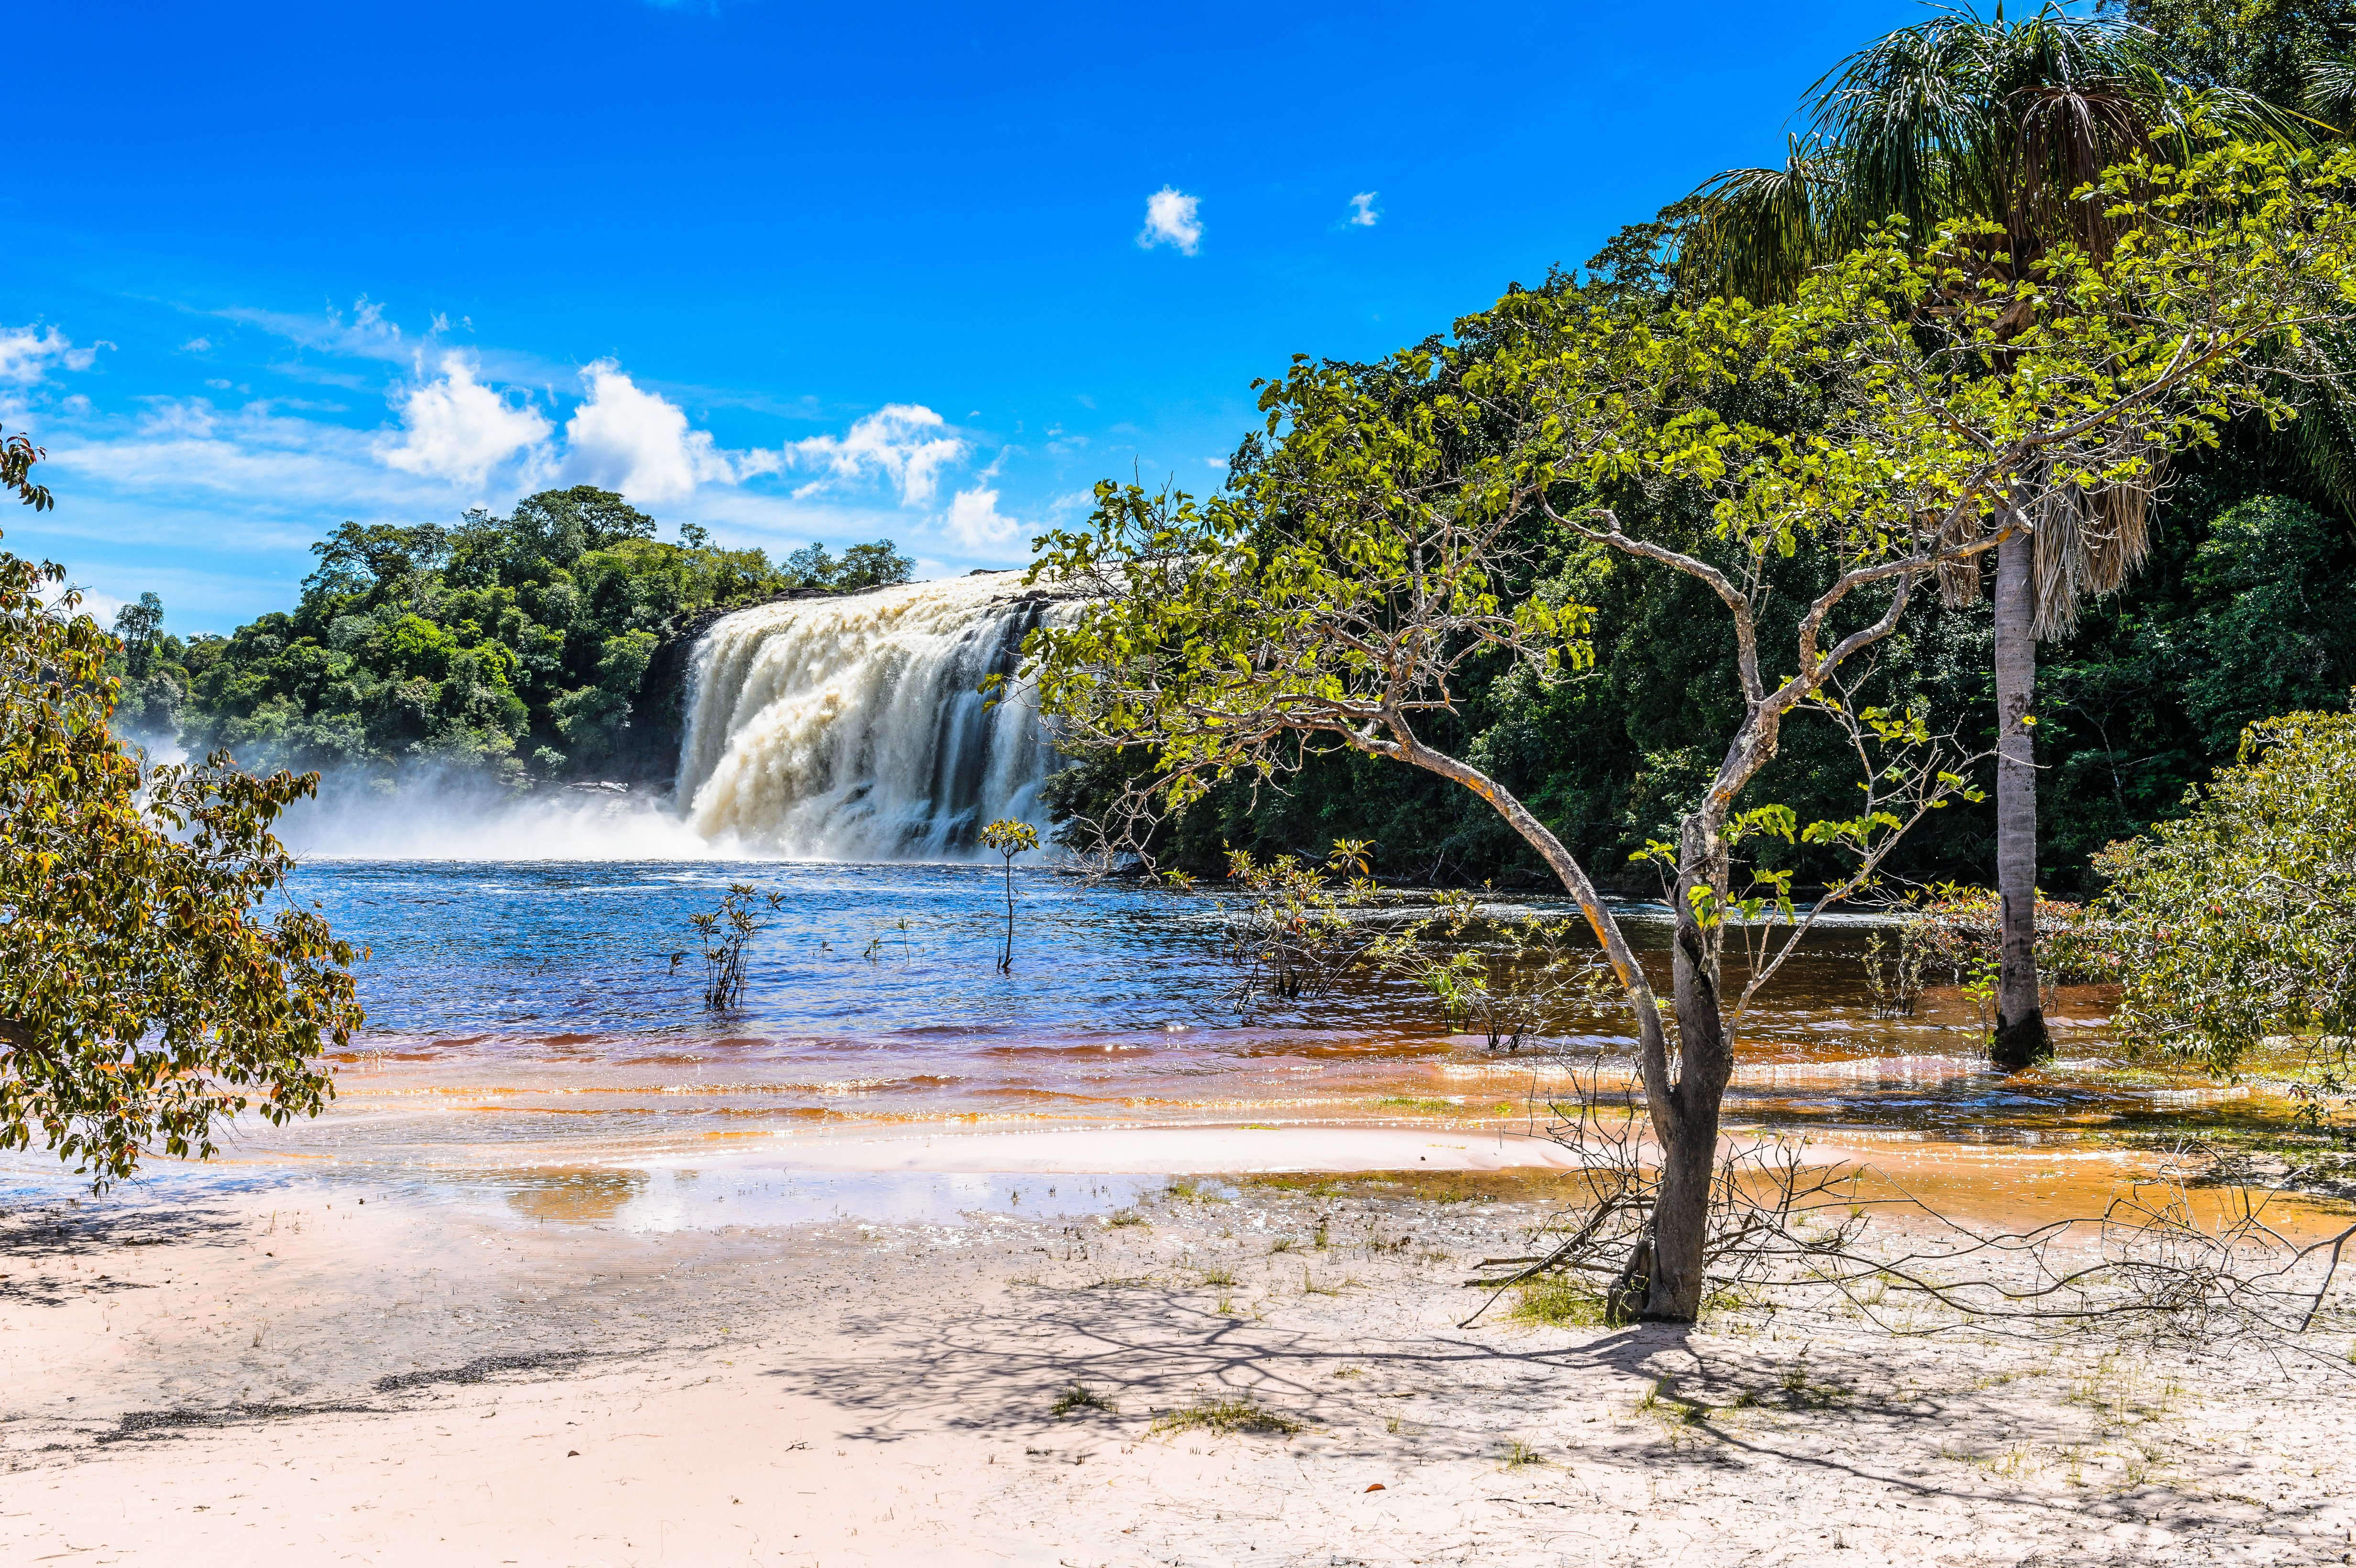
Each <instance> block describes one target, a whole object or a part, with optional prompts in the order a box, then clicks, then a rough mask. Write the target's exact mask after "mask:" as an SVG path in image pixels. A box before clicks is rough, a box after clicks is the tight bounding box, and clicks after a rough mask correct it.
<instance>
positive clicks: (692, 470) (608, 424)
mask: <svg viewBox="0 0 2356 1568" xmlns="http://www.w3.org/2000/svg"><path fill="white" fill-rule="evenodd" d="M582 374H583V375H584V376H585V377H586V378H587V379H588V381H589V396H588V399H587V400H586V401H584V402H583V403H582V405H581V406H580V407H579V408H577V409H575V410H573V417H572V418H571V419H569V420H567V421H564V444H565V453H564V462H563V465H562V478H563V479H564V480H565V481H566V482H567V483H570V484H574V485H581V484H587V485H604V486H605V488H607V489H609V490H619V491H620V492H621V493H622V494H623V495H625V496H628V497H629V498H630V499H632V500H633V501H641V502H646V503H648V504H656V503H660V502H664V501H677V500H683V499H684V498H686V497H687V496H691V495H693V494H694V493H695V487H696V486H697V485H700V484H702V483H704V482H706V481H709V480H718V481H721V482H723V483H732V482H734V480H735V479H736V478H738V477H739V474H738V470H737V468H736V467H735V466H734V465H733V464H731V463H730V462H729V459H728V454H727V453H723V452H722V451H721V450H720V449H719V448H718V446H717V445H715V444H714V443H713V442H712V432H710V431H704V430H691V429H690V428H688V422H687V411H686V410H684V409H682V408H680V406H679V405H678V404H677V403H674V402H672V401H671V400H669V399H668V398H666V397H664V396H662V395H661V394H660V393H659V392H649V391H647V390H645V389H642V388H641V387H639V386H638V384H637V382H635V381H633V380H631V379H630V378H629V377H627V376H626V375H624V374H623V373H622V368H621V367H620V366H619V365H616V363H615V362H614V361H613V360H611V359H600V360H598V361H597V362H596V363H595V364H594V365H592V366H590V367H589V368H588V369H586V370H584V371H583V372H582ZM747 457H748V461H747V463H746V464H745V469H746V471H747V472H760V471H762V470H763V469H764V468H766V466H768V465H769V464H767V463H765V462H764V461H763V459H764V458H765V457H766V454H763V453H749V454H747ZM771 461H774V460H771Z"/></svg>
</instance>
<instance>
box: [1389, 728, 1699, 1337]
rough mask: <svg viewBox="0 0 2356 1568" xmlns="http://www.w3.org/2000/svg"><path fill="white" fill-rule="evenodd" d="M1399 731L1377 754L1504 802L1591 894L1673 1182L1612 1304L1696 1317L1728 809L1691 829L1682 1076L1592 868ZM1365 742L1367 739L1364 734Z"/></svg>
mask: <svg viewBox="0 0 2356 1568" xmlns="http://www.w3.org/2000/svg"><path fill="white" fill-rule="evenodd" d="M1399 728H1400V730H1401V731H1402V739H1401V741H1400V743H1399V744H1398V746H1396V747H1394V748H1389V749H1387V750H1383V749H1377V748H1376V747H1373V746H1366V749H1367V750H1370V751H1375V752H1376V754H1377V755H1387V756H1395V757H1397V758H1398V759H1399V760H1400V761H1402V762H1407V763H1413V764H1414V765H1416V766H1417V767H1420V768H1426V769H1429V770H1430V771H1431V772H1432V773H1438V774H1440V776H1441V777H1443V778H1451V779H1454V780H1455V781H1456V782H1457V783H1459V784H1462V785H1464V786H1465V787H1466V788H1467V789H1469V790H1471V791H1472V792H1473V793H1474V794H1475V795H1479V796H1480V797H1481V798H1482V799H1483V800H1485V801H1487V802H1488V803H1489V804H1490V805H1493V806H1494V807H1495V808H1496V810H1497V812H1498V814H1499V815H1500V816H1504V817H1505V820H1506V822H1508V823H1509V824H1511V825H1512V827H1514V829H1515V832H1517V833H1519V834H1520V835H1521V836H1522V837H1523V838H1524V840H1526V842H1527V843H1528V844H1529V845H1530V847H1531V848H1535V849H1536V850H1537V852H1538V853H1539V854H1540V855H1543V856H1544V857H1546V861H1547V865H1548V866H1550V867H1552V868H1553V869H1554V872H1555V875H1557V876H1558V877H1559V878H1561V879H1562V885H1563V887H1564V888H1565V889H1567V890H1568V891H1569V893H1570V895H1571V896H1572V897H1573V898H1575V899H1577V900H1578V901H1579V905H1580V910H1581V912H1584V913H1585V914H1586V916H1587V920H1588V924H1589V927H1590V929H1591V930H1592V931H1593V932H1594V933H1595V935H1596V940H1597V941H1599V942H1601V944H1602V945H1603V953H1604V956H1605V958H1606V959H1607V960H1608V961H1609V962H1610V963H1611V965H1612V970H1613V971H1614V973H1616V974H1617V975H1618V976H1619V977H1620V983H1621V985H1622V987H1625V988H1626V990H1627V993H1628V997H1629V1000H1630V1001H1631V1002H1632V1003H1633V1004H1634V1006H1635V1009H1636V1032H1637V1040H1638V1045H1639V1049H1640V1050H1641V1051H1642V1052H1643V1055H1644V1103H1645V1109H1646V1114H1647V1115H1648V1117H1649V1119H1650V1120H1651V1122H1652V1124H1653V1136H1654V1137H1655V1139H1657V1140H1658V1142H1659V1144H1660V1147H1661V1186H1660V1192H1659V1195H1658V1197H1657V1199H1656V1200H1655V1203H1654V1205H1653V1227H1652V1235H1651V1237H1650V1238H1649V1239H1648V1240H1647V1241H1646V1242H1645V1243H1642V1244H1640V1246H1639V1247H1638V1249H1637V1250H1636V1253H1635V1254H1634V1255H1633V1257H1632V1258H1631V1259H1630V1260H1629V1264H1628V1271H1627V1273H1626V1274H1625V1275H1622V1278H1620V1279H1619V1280H1617V1281H1615V1282H1614V1284H1613V1285H1612V1302H1613V1306H1612V1313H1613V1316H1614V1317H1615V1319H1617V1318H1622V1317H1626V1316H1642V1317H1648V1318H1652V1319H1655V1320H1657V1321H1661V1322H1667V1323H1690V1322H1692V1321H1693V1320H1694V1319H1695V1318H1696V1317H1699V1316H1700V1314H1701V1299H1702V1292H1703V1287H1704V1281H1703V1278H1702V1253H1703V1251H1704V1250H1705V1248H1706V1247H1707V1246H1708V1240H1709V1189H1710V1179H1711V1178H1712V1177H1713V1176H1714V1175H1715V1173H1716V1168H1717V1163H1718V1117H1719V1101H1720V1100H1721V1099H1723V1098H1724V1096H1725V1093H1726V1084H1727V1080H1728V1079H1730V1078H1731V1077H1732V1076H1733V1074H1734V1053H1733V1045H1732V1041H1731V1040H1729V1039H1728V1038H1727V1033H1726V1024H1725V1019H1724V1016H1723V1014H1722V1012H1721V1011H1720V1008H1719V995H1718V959H1717V951H1718V950H1717V944H1716V943H1714V942H1713V941H1712V940H1711V938H1710V933H1708V932H1707V931H1705V930H1704V929H1703V928H1702V924H1701V921H1700V918H1699V916H1698V915H1697V913H1696V912H1695V910H1694V907H1693V903H1692V901H1691V900H1690V898H1689V897H1688V896H1687V894H1688V892H1689V891H1690V889H1691V888H1692V887H1694V886H1696V885H1707V886H1708V887H1709V888H1710V889H1711V890H1712V891H1713V892H1714V893H1715V894H1717V895H1718V896H1719V900H1720V901H1721V905H1722V902H1723V899H1724V895H1725V891H1726V869H1727V858H1726V841H1725V837H1724V835H1723V829H1724V827H1725V819H1724V815H1723V809H1722V805H1721V808H1720V809H1719V810H1718V811H1716V812H1714V813H1713V812H1707V811H1706V812H1702V813H1697V814H1696V815H1695V816H1690V817H1688V818H1687V819H1686V822H1685V825H1684V827H1683V830H1682V835H1681V837H1682V845H1681V849H1680V853H1679V857H1678V860H1679V865H1678V874H1677V910H1676V922H1677V930H1676V952H1675V954H1674V955H1673V963H1674V970H1675V974H1676V1016H1677V1058H1678V1066H1677V1071H1676V1075H1675V1076H1676V1082H1674V1083H1672V1082H1671V1070H1670V1065H1669V1060H1668V1042H1667V1039H1666V1037H1665V1032H1664V1030H1663V1029H1662V1024H1661V1011H1660V1008H1659V1007H1658V1006H1657V1005H1656V1004H1655V1001H1654V997H1653V991H1652V987H1651V986H1650V984H1648V983H1647V982H1646V980H1645V978H1644V969H1643V968H1642V967H1641V966H1640V965H1638V964H1637V962H1636V955H1635V952H1634V950H1633V948H1631V947H1630V946H1629V945H1628V939H1627V936H1626V934H1625V933H1623V932H1622V931H1621V929H1620V923H1619V922H1618V921H1617V920H1615V919H1613V918H1612V912H1610V911H1609V910H1607V909H1606V908H1605V907H1604V905H1603V900H1602V899H1601V896H1599V895H1598V894H1597V892H1596V891H1595V885H1594V883H1593V882H1591V881H1590V880H1589V879H1588V875H1587V871H1586V869H1585V868H1583V867H1581V866H1580V863H1579V861H1578V859H1576V858H1575V857H1573V856H1572V855H1571V853H1570V851H1569V850H1568V849H1566V848H1563V845H1562V841H1561V840H1560V839H1558V838H1557V837H1555V836H1554V834H1553V833H1552V832H1550V831H1549V830H1548V829H1547V826H1546V825H1545V824H1544V823H1542V822H1540V821H1539V820H1538V819H1537V817H1536V816H1532V815H1531V813H1530V810H1529V808H1528V807H1527V806H1526V805H1523V804H1522V803H1521V802H1520V801H1518V800H1516V799H1515V798H1514V795H1513V792H1512V791H1510V790H1508V789H1506V788H1505V786H1504V785H1502V784H1498V783H1497V781H1496V780H1494V779H1493V778H1491V777H1489V776H1488V775H1487V774H1486V773H1483V772H1481V770H1480V769H1478V768H1475V767H1473V766H1472V765H1471V764H1470V763H1462V762H1459V761H1458V760H1457V759H1455V758H1454V757H1451V756H1449V755H1447V754H1446V753H1445V752H1435V751H1432V750H1431V749H1430V748H1429V747H1427V746H1424V745H1422V744H1420V743H1419V742H1417V741H1414V740H1413V739H1412V737H1409V736H1406V735H1405V734H1404V730H1405V726H1403V725H1402V726H1400V727H1399ZM1359 744H1361V745H1362V746H1365V741H1360V742H1359ZM1729 798H1731V796H1729ZM1640 1282H1641V1283H1640ZM1640 1289H1641V1291H1642V1296H1641V1297H1640V1296H1639V1295H1638V1292H1639V1290H1640ZM1639 1301H1641V1307H1638V1303H1639Z"/></svg>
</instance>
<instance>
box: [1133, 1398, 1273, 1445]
mask: <svg viewBox="0 0 2356 1568" xmlns="http://www.w3.org/2000/svg"><path fill="white" fill-rule="evenodd" d="M1151 1430H1152V1431H1155V1432H1207V1433H1209V1434H1211V1435H1213V1436H1215V1437H1225V1436H1226V1435H1229V1434H1230V1433H1236V1432H1250V1433H1257V1434H1260V1435H1267V1436H1285V1437H1289V1436H1290V1435H1292V1434H1294V1433H1296V1432H1298V1431H1300V1430H1301V1423H1299V1422H1297V1421H1295V1420H1293V1419H1292V1417H1290V1416H1289V1415H1286V1414H1284V1413H1281V1412H1279V1411H1273V1410H1270V1409H1269V1408H1268V1407H1267V1406H1266V1405H1264V1404H1261V1403H1259V1402H1258V1401H1257V1400H1254V1399H1251V1398H1248V1397H1246V1398H1243V1399H1222V1400H1206V1401H1205V1402H1204V1403H1200V1404H1192V1405H1188V1406H1187V1407H1186V1408H1185V1409H1183V1410H1165V1411H1163V1412H1162V1413H1161V1414H1160V1415H1157V1416H1155V1417H1154V1418H1153V1425H1152V1427H1151Z"/></svg>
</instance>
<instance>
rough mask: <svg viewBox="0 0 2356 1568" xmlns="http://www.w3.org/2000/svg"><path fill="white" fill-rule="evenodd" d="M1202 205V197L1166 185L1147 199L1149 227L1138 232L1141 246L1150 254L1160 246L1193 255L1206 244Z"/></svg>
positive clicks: (1147, 224)
mask: <svg viewBox="0 0 2356 1568" xmlns="http://www.w3.org/2000/svg"><path fill="white" fill-rule="evenodd" d="M1202 205H1203V199H1202V197H1194V196H1188V195H1187V194H1186V193H1185V192H1184V191H1182V190H1180V189H1179V188H1178V187H1175V186H1168V185H1165V186H1163V187H1162V188H1161V189H1160V190H1157V191H1155V192H1154V193H1153V194H1152V195H1151V196H1149V197H1146V198H1145V227H1144V228H1143V229H1140V230H1139V231H1138V235H1137V242H1138V244H1139V245H1140V246H1141V248H1143V249H1145V250H1148V251H1151V250H1152V249H1153V248H1154V247H1155V246H1156V245H1174V246H1176V247H1177V248H1178V249H1179V251H1181V252H1182V253H1183V254H1185V255H1188V256H1191V255H1193V254H1194V251H1196V249H1197V248H1199V247H1200V246H1201V245H1202V243H1203V220H1202V219H1201V217H1200V216H1199V209H1200V208H1201V207H1202Z"/></svg>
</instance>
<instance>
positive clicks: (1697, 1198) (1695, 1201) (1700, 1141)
mask: <svg viewBox="0 0 2356 1568" xmlns="http://www.w3.org/2000/svg"><path fill="white" fill-rule="evenodd" d="M1678 839H1679V842H1678V846H1677V850H1678V853H1677V896H1676V923H1677V926H1676V940H1675V944H1674V946H1673V948H1672V950H1671V953H1670V955H1669V956H1670V964H1671V965H1672V973H1673V974H1674V976H1675V987H1676V989H1675V995H1676V1009H1677V1077H1676V1083H1675V1084H1663V1083H1647V1084H1646V1085H1645V1086H1644V1093H1645V1095H1646V1097H1647V1098H1648V1099H1649V1098H1651V1097H1653V1096H1655V1095H1664V1094H1665V1095H1666V1096H1668V1097H1669V1099H1670V1100H1671V1101H1672V1103H1673V1104H1675V1105H1676V1115H1674V1116H1672V1117H1669V1118H1666V1120H1665V1123H1664V1120H1663V1119H1661V1118H1655V1122H1654V1126H1655V1132H1656V1134H1657V1135H1658V1136H1659V1137H1660V1140H1661V1189H1660V1195H1659V1197H1658V1198H1657V1199H1656V1200H1655V1202H1654V1205H1653V1236H1652V1241H1653V1250H1652V1258H1651V1264H1652V1278H1651V1280H1650V1288H1649V1289H1648V1290H1647V1291H1646V1293H1645V1297H1644V1317H1648V1318H1650V1319H1652V1320H1654V1321H1655V1322H1661V1323H1691V1322H1692V1321H1694V1319H1695V1318H1697V1317H1699V1316H1700V1315H1701V1299H1702V1293H1703V1289H1704V1283H1705V1282H1704V1280H1703V1277H1702V1253H1703V1250H1704V1248H1705V1247H1706V1246H1707V1244H1708V1241H1709V1195H1710V1194H1709V1189H1710V1181H1711V1179H1712V1178H1713V1177H1714V1176H1715V1175H1716V1173H1717V1169H1718V1118H1719V1104H1720V1102H1721V1101H1722V1100H1723V1099H1724V1098H1725V1094H1726V1084H1727V1081H1728V1080H1729V1079H1730V1078H1731V1077H1732V1076H1733V1075H1734V1051H1733V1041H1732V1040H1730V1039H1729V1038H1728V1037H1727V1033H1726V1019H1725V1017H1724V1014H1723V1012H1722V1011H1721V1007H1720V999H1719V990H1718V981H1719V966H1718V955H1719V944H1718V942H1717V941H1716V940H1715V939H1714V936H1713V934H1712V933H1711V932H1709V931H1708V930H1705V929H1704V928H1703V926H1702V923H1701V917H1700V914H1699V912H1697V911H1696V909H1695V908H1694V901H1693V894H1694V891H1695V890H1697V889H1699V888H1708V890H1709V891H1710V894H1711V897H1712V899H1713V901H1714V906H1715V908H1716V910H1717V911H1718V912H1719V914H1720V915H1721V916H1722V915H1723V912H1724V910H1725V898H1726V864H1727V861H1726V840H1725V838H1724V837H1723V835H1722V834H1721V832H1720V824H1719V822H1718V821H1717V819H1716V818H1715V817H1714V816H1711V815H1709V814H1708V813H1697V814H1696V815H1694V816H1688V817H1687V818H1686V819H1685V821H1684V823H1683V824H1682V825H1681V826H1680V829H1679V833H1678Z"/></svg>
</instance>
